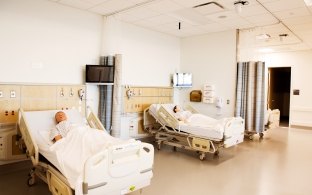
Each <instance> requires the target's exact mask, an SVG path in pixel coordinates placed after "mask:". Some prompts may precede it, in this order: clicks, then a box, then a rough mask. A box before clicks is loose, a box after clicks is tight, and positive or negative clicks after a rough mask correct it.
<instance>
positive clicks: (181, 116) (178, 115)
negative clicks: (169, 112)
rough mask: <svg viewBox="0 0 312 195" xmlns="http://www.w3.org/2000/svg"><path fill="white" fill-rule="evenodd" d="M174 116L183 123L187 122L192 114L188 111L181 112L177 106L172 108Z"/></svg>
mask: <svg viewBox="0 0 312 195" xmlns="http://www.w3.org/2000/svg"><path fill="white" fill-rule="evenodd" d="M173 112H174V116H175V117H176V118H177V119H178V120H179V121H183V122H189V121H188V119H189V118H190V116H192V113H191V112H190V111H188V110H182V109H181V108H180V107H179V106H178V105H176V106H174V107H173Z"/></svg>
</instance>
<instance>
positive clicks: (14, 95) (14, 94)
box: [10, 90, 16, 98]
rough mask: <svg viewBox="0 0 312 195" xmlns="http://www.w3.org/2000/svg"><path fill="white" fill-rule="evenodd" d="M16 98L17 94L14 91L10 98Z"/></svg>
mask: <svg viewBox="0 0 312 195" xmlns="http://www.w3.org/2000/svg"><path fill="white" fill-rule="evenodd" d="M15 97H16V92H15V91H14V90H12V91H11V92H10V98H15Z"/></svg>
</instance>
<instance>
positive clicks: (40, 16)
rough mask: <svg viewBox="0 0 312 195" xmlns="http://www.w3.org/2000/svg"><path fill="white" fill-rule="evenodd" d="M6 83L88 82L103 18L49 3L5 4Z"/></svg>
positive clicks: (0, 75)
mask: <svg viewBox="0 0 312 195" xmlns="http://www.w3.org/2000/svg"><path fill="white" fill-rule="evenodd" d="M0 26H1V30H0V67H1V71H0V82H5V83H7V82H13V83H16V82H20V83H24V82H27V83H69V84H82V83H83V81H84V76H83V75H84V73H83V72H84V66H85V64H93V63H97V62H98V59H99V55H100V49H101V32H102V17H101V16H100V15H96V14H92V13H89V12H86V11H80V10H78V9H74V8H70V7H66V6H62V5H60V4H57V3H54V2H51V1H44V0H22V1H21V0H1V1H0Z"/></svg>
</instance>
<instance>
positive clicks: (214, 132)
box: [149, 104, 227, 140]
mask: <svg viewBox="0 0 312 195" xmlns="http://www.w3.org/2000/svg"><path fill="white" fill-rule="evenodd" d="M160 106H163V107H164V108H165V109H166V110H167V111H168V112H169V113H171V115H172V116H173V107H174V106H175V104H152V105H151V106H150V108H149V111H150V112H151V113H152V114H153V115H154V116H156V117H157V111H158V109H159V108H160ZM195 115H197V114H195ZM199 115H201V116H199ZM199 115H198V118H202V119H201V120H202V121H204V120H205V117H206V118H207V119H208V121H209V122H211V124H208V123H206V124H205V125H204V124H201V125H198V124H199V123H198V122H195V121H192V120H191V121H190V122H189V123H183V122H181V123H179V126H177V127H175V129H180V130H181V131H184V132H187V133H190V134H193V135H197V136H201V137H207V138H209V139H214V140H221V139H222V138H223V135H224V126H225V123H226V120H227V119H221V120H217V119H213V118H210V117H208V116H204V115H202V114H199ZM196 117H197V116H196ZM157 120H160V119H159V118H158V119H157ZM160 122H162V123H164V124H166V122H165V121H164V120H161V121H160ZM200 123H202V122H200Z"/></svg>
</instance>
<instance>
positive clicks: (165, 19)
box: [145, 15, 179, 25]
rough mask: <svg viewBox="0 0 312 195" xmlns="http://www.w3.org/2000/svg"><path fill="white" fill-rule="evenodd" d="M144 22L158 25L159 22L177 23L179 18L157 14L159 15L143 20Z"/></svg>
mask: <svg viewBox="0 0 312 195" xmlns="http://www.w3.org/2000/svg"><path fill="white" fill-rule="evenodd" d="M145 22H149V23H152V24H156V25H160V24H168V23H173V22H176V23H178V22H179V20H177V19H176V18H174V17H171V16H167V15H159V16H155V17H151V18H148V19H146V20H145Z"/></svg>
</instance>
